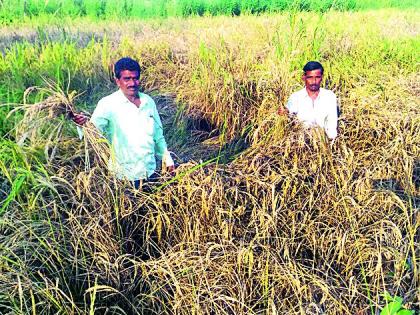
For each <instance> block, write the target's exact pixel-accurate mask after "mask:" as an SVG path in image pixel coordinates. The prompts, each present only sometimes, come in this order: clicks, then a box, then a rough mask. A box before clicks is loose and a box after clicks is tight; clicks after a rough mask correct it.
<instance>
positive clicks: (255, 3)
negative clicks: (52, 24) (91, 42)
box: [0, 0, 419, 24]
mask: <svg viewBox="0 0 420 315" xmlns="http://www.w3.org/2000/svg"><path fill="white" fill-rule="evenodd" d="M391 7H394V8H418V7H419V4H418V1H415V0H399V1H397V0H375V1H373V0H154V1H151V0H48V1H44V0H3V1H1V2H0V16H1V22H2V23H3V24H10V23H13V22H16V21H20V20H22V19H24V18H26V19H27V18H29V19H30V18H38V17H39V16H48V18H50V19H51V18H52V17H58V18H62V17H64V16H71V17H81V16H89V17H91V18H95V19H112V18H126V17H137V18H141V19H144V18H150V17H170V16H172V17H176V16H178V17H179V16H183V17H186V16H191V15H199V16H202V15H213V16H214V15H240V14H244V13H245V14H260V13H264V12H280V11H286V10H296V11H317V12H326V11H328V10H339V11H349V10H364V9H378V8H391Z"/></svg>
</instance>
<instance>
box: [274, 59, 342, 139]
mask: <svg viewBox="0 0 420 315" xmlns="http://www.w3.org/2000/svg"><path fill="white" fill-rule="evenodd" d="M323 74H324V68H323V67H322V65H321V64H320V63H319V62H317V61H310V62H308V63H307V64H306V65H305V66H304V67H303V76H302V80H303V81H304V82H305V87H304V88H303V89H301V90H299V91H297V92H295V93H293V94H292V95H291V96H290V98H289V100H288V102H287V104H286V108H283V107H281V108H279V111H278V112H279V114H285V113H289V114H294V115H296V117H297V119H298V120H300V121H301V122H302V123H303V124H304V126H306V127H314V126H318V127H321V128H323V129H324V130H325V133H326V134H327V136H328V138H330V139H332V140H334V139H335V138H336V137H337V119H338V115H337V110H338V107H337V97H336V96H335V94H334V93H333V92H332V91H330V90H326V89H323V88H321V82H322V76H323Z"/></svg>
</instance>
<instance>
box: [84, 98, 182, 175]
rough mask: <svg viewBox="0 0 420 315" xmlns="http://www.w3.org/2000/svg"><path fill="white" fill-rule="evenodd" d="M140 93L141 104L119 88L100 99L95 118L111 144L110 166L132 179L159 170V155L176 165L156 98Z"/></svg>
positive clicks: (93, 121) (92, 120) (93, 117)
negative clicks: (131, 100)
mask: <svg viewBox="0 0 420 315" xmlns="http://www.w3.org/2000/svg"><path fill="white" fill-rule="evenodd" d="M139 96H140V106H139V107H137V106H136V105H135V104H133V103H132V102H130V101H129V100H128V99H127V98H126V97H125V95H124V94H123V92H122V91H121V90H118V91H116V92H115V93H112V94H111V95H108V96H106V97H104V98H102V99H101V100H100V101H99V102H98V105H97V106H96V108H95V110H94V112H93V114H92V118H91V122H92V123H93V124H94V125H95V126H96V127H97V128H98V129H99V130H100V131H101V132H102V134H103V135H104V136H105V138H107V139H108V141H109V143H110V144H111V148H112V151H113V156H112V158H111V161H110V164H109V167H110V170H111V171H113V172H114V173H115V174H116V176H117V177H118V178H126V179H128V180H138V179H144V178H147V177H150V176H151V175H152V174H153V172H154V171H155V170H156V158H155V156H157V157H158V158H160V159H163V160H164V161H165V163H166V165H167V166H172V165H174V162H173V160H172V158H171V155H170V154H169V152H168V149H167V146H166V142H165V138H164V137H163V129H162V123H161V121H160V117H159V114H158V111H157V109H156V104H155V102H154V100H153V99H152V98H151V97H150V96H148V95H147V94H143V93H140V95H139Z"/></svg>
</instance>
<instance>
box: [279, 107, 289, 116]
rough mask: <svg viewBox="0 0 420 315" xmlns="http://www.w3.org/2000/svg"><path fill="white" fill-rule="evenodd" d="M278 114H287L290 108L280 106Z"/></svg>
mask: <svg viewBox="0 0 420 315" xmlns="http://www.w3.org/2000/svg"><path fill="white" fill-rule="evenodd" d="M277 114H279V115H280V116H285V115H288V114H289V110H288V109H287V108H286V107H284V106H280V107H279V109H278V110H277Z"/></svg>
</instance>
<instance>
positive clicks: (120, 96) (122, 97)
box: [117, 89, 144, 107]
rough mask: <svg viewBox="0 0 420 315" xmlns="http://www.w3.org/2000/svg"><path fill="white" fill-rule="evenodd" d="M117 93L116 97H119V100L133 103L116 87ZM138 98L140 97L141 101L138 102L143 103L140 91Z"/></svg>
mask: <svg viewBox="0 0 420 315" xmlns="http://www.w3.org/2000/svg"><path fill="white" fill-rule="evenodd" d="M117 95H118V98H119V99H120V101H121V102H123V103H127V104H132V105H134V104H133V103H131V102H130V101H129V99H128V98H127V97H126V96H125V95H124V93H123V92H122V91H121V89H118V91H117ZM139 98H140V102H141V103H140V104H144V99H143V95H142V93H140V92H139ZM140 107H141V105H140Z"/></svg>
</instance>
